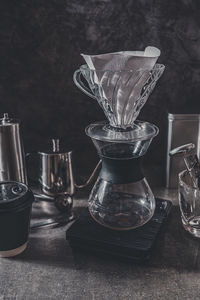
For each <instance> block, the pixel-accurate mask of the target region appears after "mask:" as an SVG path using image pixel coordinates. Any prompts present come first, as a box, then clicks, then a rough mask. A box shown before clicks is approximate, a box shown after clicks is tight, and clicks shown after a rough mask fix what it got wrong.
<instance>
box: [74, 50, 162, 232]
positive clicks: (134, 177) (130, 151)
mask: <svg viewBox="0 0 200 300" xmlns="http://www.w3.org/2000/svg"><path fill="white" fill-rule="evenodd" d="M147 48H148V47H147ZM150 48H152V47H150ZM145 51H146V50H145ZM145 51H144V53H143V52H140V53H138V52H134V55H135V53H136V55H135V57H133V59H132V58H130V57H129V61H130V62H131V64H132V65H133V66H134V64H135V65H136V66H137V69H135V68H134V67H133V68H132V69H128V70H126V69H123V70H122V69H119V68H118V67H117V68H115V67H112V68H111V69H110V70H109V69H107V68H105V67H102V69H95V68H94V69H91V66H88V65H90V64H89V63H88V61H87V60H88V57H87V60H86V62H87V64H88V65H83V66H81V67H80V69H79V70H77V71H76V72H75V73H74V82H75V84H76V85H77V86H78V87H79V88H80V89H81V90H82V91H83V92H84V93H86V94H87V95H88V96H90V97H92V98H95V99H97V101H98V103H99V104H100V106H101V107H102V109H103V111H104V113H105V115H106V117H107V119H108V121H109V122H97V123H94V124H90V125H89V126H88V127H87V128H86V134H87V135H88V136H89V137H91V138H92V141H93V143H94V145H95V146H96V148H97V151H98V154H99V156H100V158H101V160H102V169H101V171H100V174H99V177H98V179H97V181H96V183H95V185H94V187H93V189H92V192H91V194H90V197H89V205H88V208H89V211H90V213H91V215H92V217H93V218H94V219H95V220H96V221H97V222H98V223H100V224H101V225H104V226H106V227H109V228H111V229H116V230H129V229H133V228H136V227H139V226H142V225H143V224H145V223H146V222H148V221H149V220H150V219H151V217H152V215H153V213H154V209H155V199H154V196H153V193H152V191H151V189H150V187H149V185H148V183H147V181H146V179H145V177H144V175H143V173H142V170H141V167H140V165H141V160H142V157H143V155H144V154H145V153H146V151H147V149H148V147H149V145H150V143H151V141H152V139H153V137H154V136H156V135H157V134H158V128H157V127H156V126H155V125H153V124H150V123H148V122H141V121H135V120H136V118H137V116H138V114H139V112H140V110H141V108H142V106H143V105H144V104H145V102H146V100H147V98H148V96H149V95H150V93H151V91H152V90H153V88H154V87H155V84H156V82H157V80H158V79H159V78H160V76H161V75H162V73H163V71H164V65H160V64H155V63H156V60H157V57H155V55H154V51H153V54H152V53H150V54H149V53H148V54H147V53H146V56H145ZM147 52H148V51H147ZM150 52H151V51H150ZM128 53H129V56H130V52H128ZM151 54H152V56H151ZM106 55H108V54H105V56H106ZM109 55H110V57H113V56H115V54H112V55H111V54H109ZM117 55H118V54H117ZM121 55H122V52H120V56H121ZM122 56H123V55H122ZM89 58H90V57H89ZM118 58H119V57H118V56H117V60H116V61H118ZM90 59H91V58H90ZM92 59H94V57H92ZM101 59H102V56H101ZM115 59H116V57H115ZM96 61H97V62H99V57H97V60H96ZM124 61H125V60H124ZM93 62H95V60H93ZM109 63H110V62H109ZM123 64H124V63H123ZM92 65H93V67H94V65H95V64H94V63H93V64H92ZM107 65H109V64H107ZM110 65H111V66H115V64H112V63H111V64H110ZM121 65H122V64H121V63H119V66H121ZM125 65H126V63H125ZM81 77H83V78H84V79H85V81H86V82H87V84H88V87H87V86H86V85H85V83H84V81H83V80H82V78H81Z"/></svg>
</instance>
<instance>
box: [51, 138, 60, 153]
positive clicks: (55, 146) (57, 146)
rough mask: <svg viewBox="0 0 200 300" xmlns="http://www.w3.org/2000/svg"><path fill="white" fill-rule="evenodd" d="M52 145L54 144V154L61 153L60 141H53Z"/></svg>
mask: <svg viewBox="0 0 200 300" xmlns="http://www.w3.org/2000/svg"><path fill="white" fill-rule="evenodd" d="M52 143H53V152H59V151H60V140H59V139H52Z"/></svg>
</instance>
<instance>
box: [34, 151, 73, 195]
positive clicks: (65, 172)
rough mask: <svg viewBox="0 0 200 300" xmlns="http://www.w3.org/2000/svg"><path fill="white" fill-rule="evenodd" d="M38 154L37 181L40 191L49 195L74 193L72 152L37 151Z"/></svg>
mask: <svg viewBox="0 0 200 300" xmlns="http://www.w3.org/2000/svg"><path fill="white" fill-rule="evenodd" d="M38 154H39V156H40V175H39V183H40V185H41V189H42V192H43V193H44V194H47V195H49V196H54V195H58V194H68V195H73V194H74V189H75V188H74V177H73V170H72V152H66V153H42V152H39V153H38Z"/></svg>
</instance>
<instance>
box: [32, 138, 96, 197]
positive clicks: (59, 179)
mask: <svg viewBox="0 0 200 300" xmlns="http://www.w3.org/2000/svg"><path fill="white" fill-rule="evenodd" d="M52 143H53V149H52V150H51V151H47V152H36V153H34V152H33V153H27V156H30V155H32V154H37V155H38V156H39V175H38V178H37V182H39V186H40V189H41V191H42V193H43V194H44V195H47V196H50V197H55V196H58V195H69V196H73V195H74V193H75V189H76V188H79V189H80V188H84V187H85V186H87V185H88V184H89V183H90V182H91V180H92V179H93V177H94V175H95V173H96V171H97V169H98V167H99V165H100V162H99V163H98V165H97V166H96V168H95V170H94V171H93V173H92V175H91V176H90V178H89V179H88V180H87V182H86V183H85V184H83V185H77V184H76V183H75V180H74V176H73V166H72V151H66V152H65V151H60V140H59V139H52ZM38 196H41V197H42V196H43V195H42V194H38Z"/></svg>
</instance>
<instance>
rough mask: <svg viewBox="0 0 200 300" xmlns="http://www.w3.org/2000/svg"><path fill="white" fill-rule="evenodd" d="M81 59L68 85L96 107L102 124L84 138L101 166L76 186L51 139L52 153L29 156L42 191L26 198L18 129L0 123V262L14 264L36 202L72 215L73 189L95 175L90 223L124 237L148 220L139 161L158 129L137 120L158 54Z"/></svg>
mask: <svg viewBox="0 0 200 300" xmlns="http://www.w3.org/2000/svg"><path fill="white" fill-rule="evenodd" d="M82 56H83V58H84V60H85V62H86V64H84V65H82V66H81V67H80V68H79V69H78V70H76V71H75V73H74V77H73V79H74V83H75V84H76V86H77V87H78V88H79V89H80V90H81V91H82V92H84V93H85V94H86V95H88V96H89V97H91V98H93V99H96V100H97V101H98V103H99V105H100V106H101V108H102V109H103V111H104V114H105V116H106V118H107V120H106V121H102V122H95V123H93V124H90V125H88V126H87V127H86V130H85V131H86V134H87V135H88V136H89V137H90V138H91V139H92V141H93V143H94V145H95V147H96V149H97V153H98V155H99V157H100V160H99V163H98V165H97V166H96V168H95V170H94V171H93V173H92V175H91V176H90V178H89V179H88V181H87V182H86V183H85V184H83V185H82V186H78V185H77V184H76V183H75V181H74V177H73V164H72V152H65V151H60V146H59V140H57V139H53V140H52V143H53V145H52V151H49V152H38V153H34V154H36V155H37V156H38V158H39V176H38V180H37V181H38V183H37V184H38V186H39V187H40V190H39V192H38V191H37V192H35V191H34V192H32V191H31V189H30V188H31V183H30V182H29V186H30V188H29V187H28V186H27V185H28V180H27V170H26V167H25V165H26V164H27V165H28V160H29V159H30V156H31V155H32V153H31V154H30V153H29V154H27V155H26V156H27V158H25V155H24V150H23V145H22V139H21V135H20V125H19V121H17V120H14V119H11V118H10V117H9V116H8V114H6V113H5V114H4V116H3V118H2V119H1V120H0V241H1V244H0V256H3V257H8V256H14V255H17V254H19V253H21V252H22V251H23V250H24V249H25V248H26V245H27V240H28V233H29V227H30V216H31V207H32V203H33V201H34V198H35V197H36V198H39V199H40V200H39V201H46V200H47V201H49V199H50V200H52V201H54V202H55V204H58V206H57V207H58V208H59V209H60V210H61V211H65V212H66V211H70V210H71V206H72V202H73V201H72V199H73V195H74V193H75V189H77V188H83V187H85V186H87V185H88V184H89V183H90V182H91V181H92V179H93V177H94V175H95V174H96V172H97V170H98V169H100V172H99V175H98V178H97V180H96V183H95V184H94V187H93V188H92V191H91V193H90V196H89V201H88V210H89V213H90V215H91V216H92V218H93V220H95V221H96V222H97V223H99V224H100V225H102V226H103V227H106V228H109V229H110V230H113V231H128V230H134V229H136V228H137V227H140V226H143V225H144V224H145V223H147V222H148V221H149V220H150V219H151V218H152V216H153V214H154V210H155V198H154V195H153V193H152V191H151V188H150V187H149V184H148V182H147V180H146V179H145V177H144V175H143V172H142V169H141V161H142V158H143V156H144V155H145V153H146V151H147V150H148V148H149V146H150V144H151V141H152V139H153V138H154V137H155V136H156V135H157V134H158V128H157V127H156V126H155V125H153V124H151V123H148V122H145V121H139V120H136V119H137V116H138V114H139V112H140V110H141V108H142V107H143V105H144V104H145V103H146V101H147V99H148V97H149V95H150V93H151V92H152V90H153V89H154V87H155V85H156V82H157V80H158V79H159V78H160V76H161V75H162V73H163V71H164V69H165V67H164V65H162V64H158V63H157V59H158V58H159V56H160V51H159V50H158V49H157V48H155V47H147V48H146V49H145V50H144V51H132V52H131V51H123V52H117V53H108V54H103V55H82ZM175 152H176V153H179V152H181V150H180V149H179V150H177V151H175ZM172 154H173V153H172ZM25 161H26V162H25ZM190 172H191V171H190ZM5 228H6V229H5Z"/></svg>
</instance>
